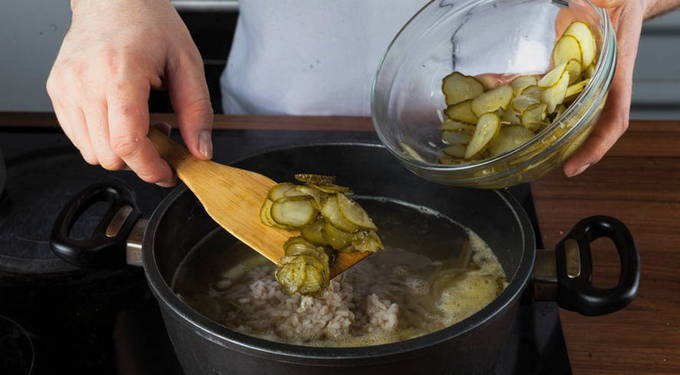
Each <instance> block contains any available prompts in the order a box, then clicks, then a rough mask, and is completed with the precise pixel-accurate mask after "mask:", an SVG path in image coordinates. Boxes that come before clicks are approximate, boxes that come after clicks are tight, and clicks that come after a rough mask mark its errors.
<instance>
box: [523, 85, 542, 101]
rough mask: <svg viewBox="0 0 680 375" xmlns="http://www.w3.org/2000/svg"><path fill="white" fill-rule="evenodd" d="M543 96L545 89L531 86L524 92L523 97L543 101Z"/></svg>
mask: <svg viewBox="0 0 680 375" xmlns="http://www.w3.org/2000/svg"><path fill="white" fill-rule="evenodd" d="M541 94H543V89H542V88H540V87H538V86H529V87H527V88H525V89H524V90H522V96H530V97H532V98H536V99H538V100H541Z"/></svg>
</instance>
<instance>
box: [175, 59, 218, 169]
mask: <svg viewBox="0 0 680 375" xmlns="http://www.w3.org/2000/svg"><path fill="white" fill-rule="evenodd" d="M168 89H169V92H170V100H171V102H172V107H173V108H174V109H175V112H176V113H177V123H178V126H179V130H180V132H181V134H182V138H183V139H184V143H186V145H187V148H188V149H189V150H190V151H191V153H192V154H194V156H196V157H198V158H201V159H210V158H212V154H213V146H212V139H211V138H212V136H211V131H212V121H213V111H212V105H211V104H210V94H209V92H208V85H207V84H206V81H205V74H204V72H203V62H202V60H201V58H200V55H199V54H198V51H195V54H192V56H191V57H186V56H183V57H178V58H176V59H174V62H173V63H172V64H170V66H169V69H168Z"/></svg>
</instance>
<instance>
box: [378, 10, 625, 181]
mask: <svg viewBox="0 0 680 375" xmlns="http://www.w3.org/2000/svg"><path fill="white" fill-rule="evenodd" d="M572 20H578V21H583V22H585V23H587V24H589V25H590V27H591V29H592V30H593V31H594V33H595V38H596V41H597V51H598V57H597V66H596V70H595V73H594V75H593V77H592V78H591V80H590V82H589V83H588V85H587V86H586V87H585V89H584V90H583V92H581V94H580V95H579V97H578V98H577V99H576V100H575V101H574V102H573V104H571V105H570V106H569V108H568V110H567V111H565V112H564V113H562V115H560V116H559V117H558V118H556V119H555V121H554V122H553V123H552V124H551V125H549V126H547V127H546V128H545V129H543V130H542V131H541V132H540V133H538V134H537V135H536V136H535V137H534V138H533V139H531V140H530V141H528V142H527V143H525V144H524V145H522V146H520V147H518V148H516V149H514V150H512V151H510V152H507V153H505V154H502V155H498V156H495V157H493V158H489V159H485V160H482V161H477V162H470V163H467V164H456V165H442V164H439V163H437V159H438V157H439V156H440V154H439V152H438V151H439V150H440V149H441V148H443V147H445V144H443V143H442V140H441V133H440V131H439V126H440V124H441V123H442V119H443V118H444V117H445V115H444V114H443V110H444V109H445V108H446V104H445V101H444V96H443V94H442V90H441V85H442V79H443V78H444V77H445V76H446V75H448V74H450V73H451V72H453V71H459V72H461V73H463V74H467V75H479V74H485V73H492V74H500V75H517V74H543V73H545V72H546V71H547V70H549V68H550V56H551V52H552V48H553V45H554V44H555V41H556V39H557V37H559V34H560V33H561V31H560V30H564V28H566V26H567V25H568V24H569V23H570V22H571V21H572ZM615 66H616V38H615V32H614V29H613V27H612V25H611V22H610V20H609V17H608V15H607V13H606V12H605V11H604V10H602V9H599V8H597V7H595V6H593V5H592V4H591V3H590V2H589V1H588V0H569V1H560V0H552V1H550V0H435V1H431V2H430V3H428V4H427V5H426V6H425V7H423V8H422V9H421V10H420V11H419V12H418V13H417V14H416V15H415V16H414V17H413V18H411V20H410V21H409V22H408V23H407V24H406V25H405V26H404V27H403V28H402V29H401V31H400V32H399V33H398V34H397V36H396V37H395V38H394V40H393V41H392V43H391V44H390V46H389V48H388V49H387V52H386V53H385V56H384V57H383V60H382V62H381V64H380V66H379V68H378V71H377V73H376V76H375V78H374V81H373V87H372V94H371V109H372V116H373V124H374V126H375V129H376V131H377V133H378V136H379V138H380V140H381V141H382V143H383V144H385V146H386V147H387V148H388V149H389V150H390V152H392V153H393V154H394V155H395V156H396V157H397V158H399V160H401V161H402V162H403V163H404V165H405V166H406V167H407V168H408V169H410V170H411V171H412V172H414V173H415V174H417V175H419V176H421V177H423V178H425V179H427V180H430V181H434V182H438V183H443V184H448V185H455V186H465V187H475V188H502V187H508V186H512V185H516V184H519V183H522V182H528V181H531V180H534V179H536V178H538V177H540V176H542V175H543V174H545V173H546V172H548V171H550V170H551V169H553V168H555V167H558V166H560V165H561V164H562V162H563V161H564V160H565V159H566V158H568V157H569V156H570V155H571V154H572V153H573V152H574V151H575V150H576V149H577V148H578V147H579V146H580V145H581V144H582V143H583V141H585V139H586V138H587V137H588V135H589V134H590V131H591V130H592V129H593V126H594V125H595V123H596V122H597V120H598V117H599V115H600V113H601V112H602V108H603V106H604V103H605V101H606V98H607V93H608V90H609V86H610V84H611V80H612V77H613V75H614V69H615ZM404 144H406V145H408V146H407V147H409V146H410V147H411V148H412V149H413V150H414V151H415V152H416V153H417V154H418V155H419V156H420V160H417V159H416V158H414V157H413V156H412V155H411V154H412V153H409V152H407V151H406V150H404V148H403V145H404Z"/></svg>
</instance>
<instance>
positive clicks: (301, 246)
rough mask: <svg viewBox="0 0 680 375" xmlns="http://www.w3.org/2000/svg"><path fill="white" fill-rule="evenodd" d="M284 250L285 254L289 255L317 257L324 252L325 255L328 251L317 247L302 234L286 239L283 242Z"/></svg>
mask: <svg viewBox="0 0 680 375" xmlns="http://www.w3.org/2000/svg"><path fill="white" fill-rule="evenodd" d="M283 250H284V252H285V254H286V255H289V256H292V255H312V256H315V257H316V256H317V255H320V254H321V253H323V255H326V253H324V252H323V251H320V250H319V248H317V247H316V245H314V244H312V243H311V242H309V241H307V240H305V239H304V238H302V237H300V236H297V237H291V238H289V239H288V241H286V242H285V243H284V244H283Z"/></svg>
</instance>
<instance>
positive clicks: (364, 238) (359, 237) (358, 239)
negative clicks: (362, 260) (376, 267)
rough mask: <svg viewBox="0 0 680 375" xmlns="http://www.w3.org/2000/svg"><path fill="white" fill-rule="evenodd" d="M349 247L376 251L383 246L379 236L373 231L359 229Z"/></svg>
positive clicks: (356, 249) (357, 249)
mask: <svg viewBox="0 0 680 375" xmlns="http://www.w3.org/2000/svg"><path fill="white" fill-rule="evenodd" d="M350 247H351V248H352V249H353V250H354V251H370V252H376V251H378V250H382V249H383V248H384V246H383V243H382V241H381V240H380V237H378V234H377V233H375V232H374V231H361V232H359V233H357V234H356V235H355V236H354V239H353V240H352V242H351V244H350Z"/></svg>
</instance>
